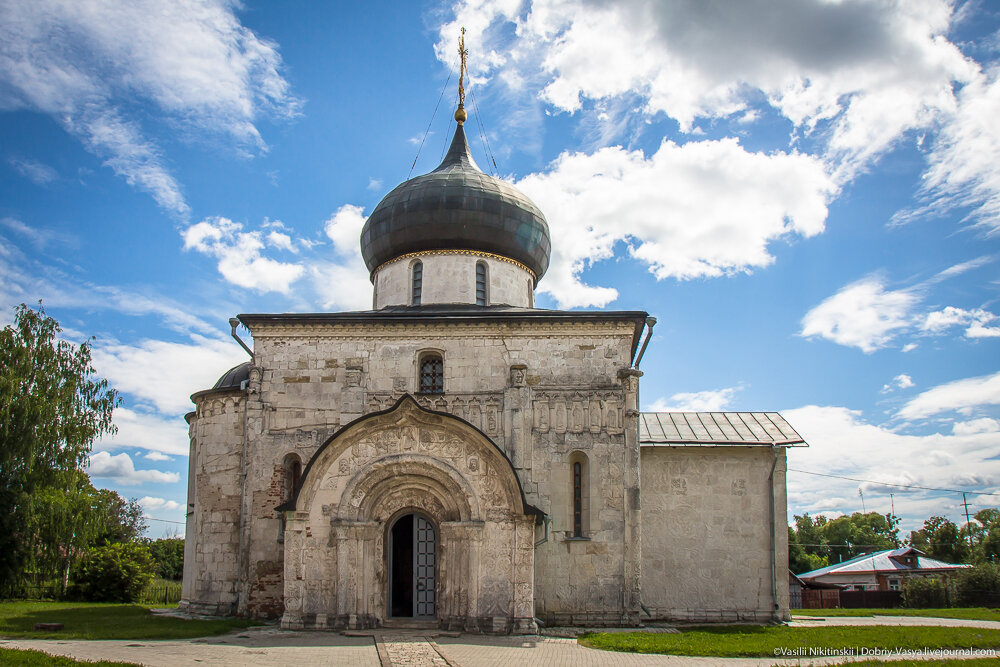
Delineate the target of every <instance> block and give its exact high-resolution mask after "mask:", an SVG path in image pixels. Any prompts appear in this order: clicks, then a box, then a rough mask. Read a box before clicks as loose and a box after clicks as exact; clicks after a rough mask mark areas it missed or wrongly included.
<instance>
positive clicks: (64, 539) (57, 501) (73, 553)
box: [27, 470, 146, 592]
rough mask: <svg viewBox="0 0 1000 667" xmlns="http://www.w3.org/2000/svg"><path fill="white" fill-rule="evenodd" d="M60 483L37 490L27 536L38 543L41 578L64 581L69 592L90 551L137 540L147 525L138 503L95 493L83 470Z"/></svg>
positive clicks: (109, 493)
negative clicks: (77, 564) (72, 572)
mask: <svg viewBox="0 0 1000 667" xmlns="http://www.w3.org/2000/svg"><path fill="white" fill-rule="evenodd" d="M60 478H61V482H60V483H59V484H53V485H52V486H46V487H43V488H42V489H39V490H38V491H36V493H35V495H34V498H33V499H32V500H33V508H34V511H33V512H32V516H31V520H30V523H29V530H28V531H27V532H28V534H29V535H30V536H31V538H32V540H33V542H34V543H35V544H36V549H35V551H34V553H33V554H32V555H33V557H34V558H33V561H32V569H33V570H34V574H35V577H36V579H37V580H38V582H45V581H52V580H57V579H58V580H59V581H60V582H61V584H62V590H63V592H65V590H66V586H67V584H68V582H69V572H70V569H71V568H72V566H73V563H74V562H75V561H76V560H77V559H78V558H79V557H80V556H81V555H82V554H83V553H85V552H86V550H87V549H88V548H90V547H91V546H103V545H106V544H110V543H112V542H129V541H133V540H135V539H137V538H139V537H140V536H141V534H142V532H143V531H144V530H145V527H146V524H145V519H144V518H143V516H142V508H141V507H140V506H139V504H138V502H136V501H135V500H131V501H128V500H125V499H124V498H122V497H121V496H120V495H118V494H117V493H116V492H115V491H111V490H108V489H96V488H94V486H93V484H91V483H90V478H88V477H87V475H86V474H85V473H84V472H83V471H80V470H71V471H69V472H66V473H63V474H62V475H60Z"/></svg>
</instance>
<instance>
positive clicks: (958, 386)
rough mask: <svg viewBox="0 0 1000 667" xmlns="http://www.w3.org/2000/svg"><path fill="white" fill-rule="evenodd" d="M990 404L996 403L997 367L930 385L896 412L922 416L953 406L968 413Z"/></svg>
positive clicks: (999, 386)
mask: <svg viewBox="0 0 1000 667" xmlns="http://www.w3.org/2000/svg"><path fill="white" fill-rule="evenodd" d="M992 405H1000V371H998V372H996V373H993V374H991V375H982V376H980V377H972V378H963V379H961V380H955V381H953V382H948V383H945V384H941V385H938V386H936V387H932V388H931V389H928V390H927V391H924V392H921V393H920V394H918V395H917V396H915V397H914V398H912V399H911V400H910V401H909V402H907V403H906V405H904V406H903V407H902V408H901V409H900V410H899V413H898V416H899V417H901V418H903V419H922V418H924V417H930V416H933V415H936V414H940V413H942V412H950V411H953V410H954V411H957V412H959V413H960V414H971V413H972V412H973V411H974V410H975V409H976V408H979V407H983V406H992Z"/></svg>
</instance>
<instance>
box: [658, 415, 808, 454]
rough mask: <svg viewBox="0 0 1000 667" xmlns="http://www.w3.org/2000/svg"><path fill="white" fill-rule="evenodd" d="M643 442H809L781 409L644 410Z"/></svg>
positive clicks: (701, 444)
mask: <svg viewBox="0 0 1000 667" xmlns="http://www.w3.org/2000/svg"><path fill="white" fill-rule="evenodd" d="M639 444H640V445H643V446H647V447H651V446H656V445H663V446H671V447H674V446H685V445H691V446H706V445H716V446H725V445H730V446H740V445H744V446H745V445H781V446H793V445H805V444H806V443H805V440H803V439H802V436H800V435H799V434H798V433H796V432H795V429H793V428H792V427H791V425H790V424H789V423H788V422H786V421H785V418H784V417H782V416H781V415H780V414H778V413H777V412H643V413H641V414H640V415H639Z"/></svg>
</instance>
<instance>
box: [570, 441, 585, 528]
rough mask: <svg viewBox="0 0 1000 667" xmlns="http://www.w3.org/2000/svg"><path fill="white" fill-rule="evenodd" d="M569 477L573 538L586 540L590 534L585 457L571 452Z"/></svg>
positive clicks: (580, 453)
mask: <svg viewBox="0 0 1000 667" xmlns="http://www.w3.org/2000/svg"><path fill="white" fill-rule="evenodd" d="M569 462H570V466H569V467H570V477H571V478H572V498H573V507H572V511H573V530H572V533H571V536H572V537H574V538H586V537H587V535H588V533H589V532H590V517H589V514H590V502H589V501H590V498H589V495H590V494H589V490H588V489H589V486H590V485H589V480H588V475H589V472H590V471H589V470H588V466H587V455H586V454H584V453H583V452H573V453H572V454H571V455H570V459H569Z"/></svg>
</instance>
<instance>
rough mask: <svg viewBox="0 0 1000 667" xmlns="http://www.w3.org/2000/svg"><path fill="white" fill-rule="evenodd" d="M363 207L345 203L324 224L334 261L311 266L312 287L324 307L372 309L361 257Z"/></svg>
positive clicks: (369, 288) (366, 274)
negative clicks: (331, 245)
mask: <svg viewBox="0 0 1000 667" xmlns="http://www.w3.org/2000/svg"><path fill="white" fill-rule="evenodd" d="M364 225H365V214H364V208H363V207H361V206H355V205H353V204H344V205H343V206H341V207H340V208H338V209H337V210H336V211H334V213H333V215H331V216H330V218H329V219H328V220H327V221H326V222H325V223H324V225H323V230H324V232H325V233H326V236H327V238H329V239H330V240H331V241H332V242H333V251H334V255H335V256H334V258H333V261H330V260H322V261H316V262H314V263H313V264H312V266H311V267H310V269H309V270H310V275H311V277H312V282H313V287H314V288H315V290H316V293H317V295H318V297H319V301H320V305H321V306H322V307H323V308H328V309H331V308H338V309H343V310H366V309H369V308H371V307H372V283H371V281H370V280H369V279H368V268H367V267H366V266H365V261H364V258H362V256H361V242H360V239H361V229H362V227H364Z"/></svg>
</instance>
